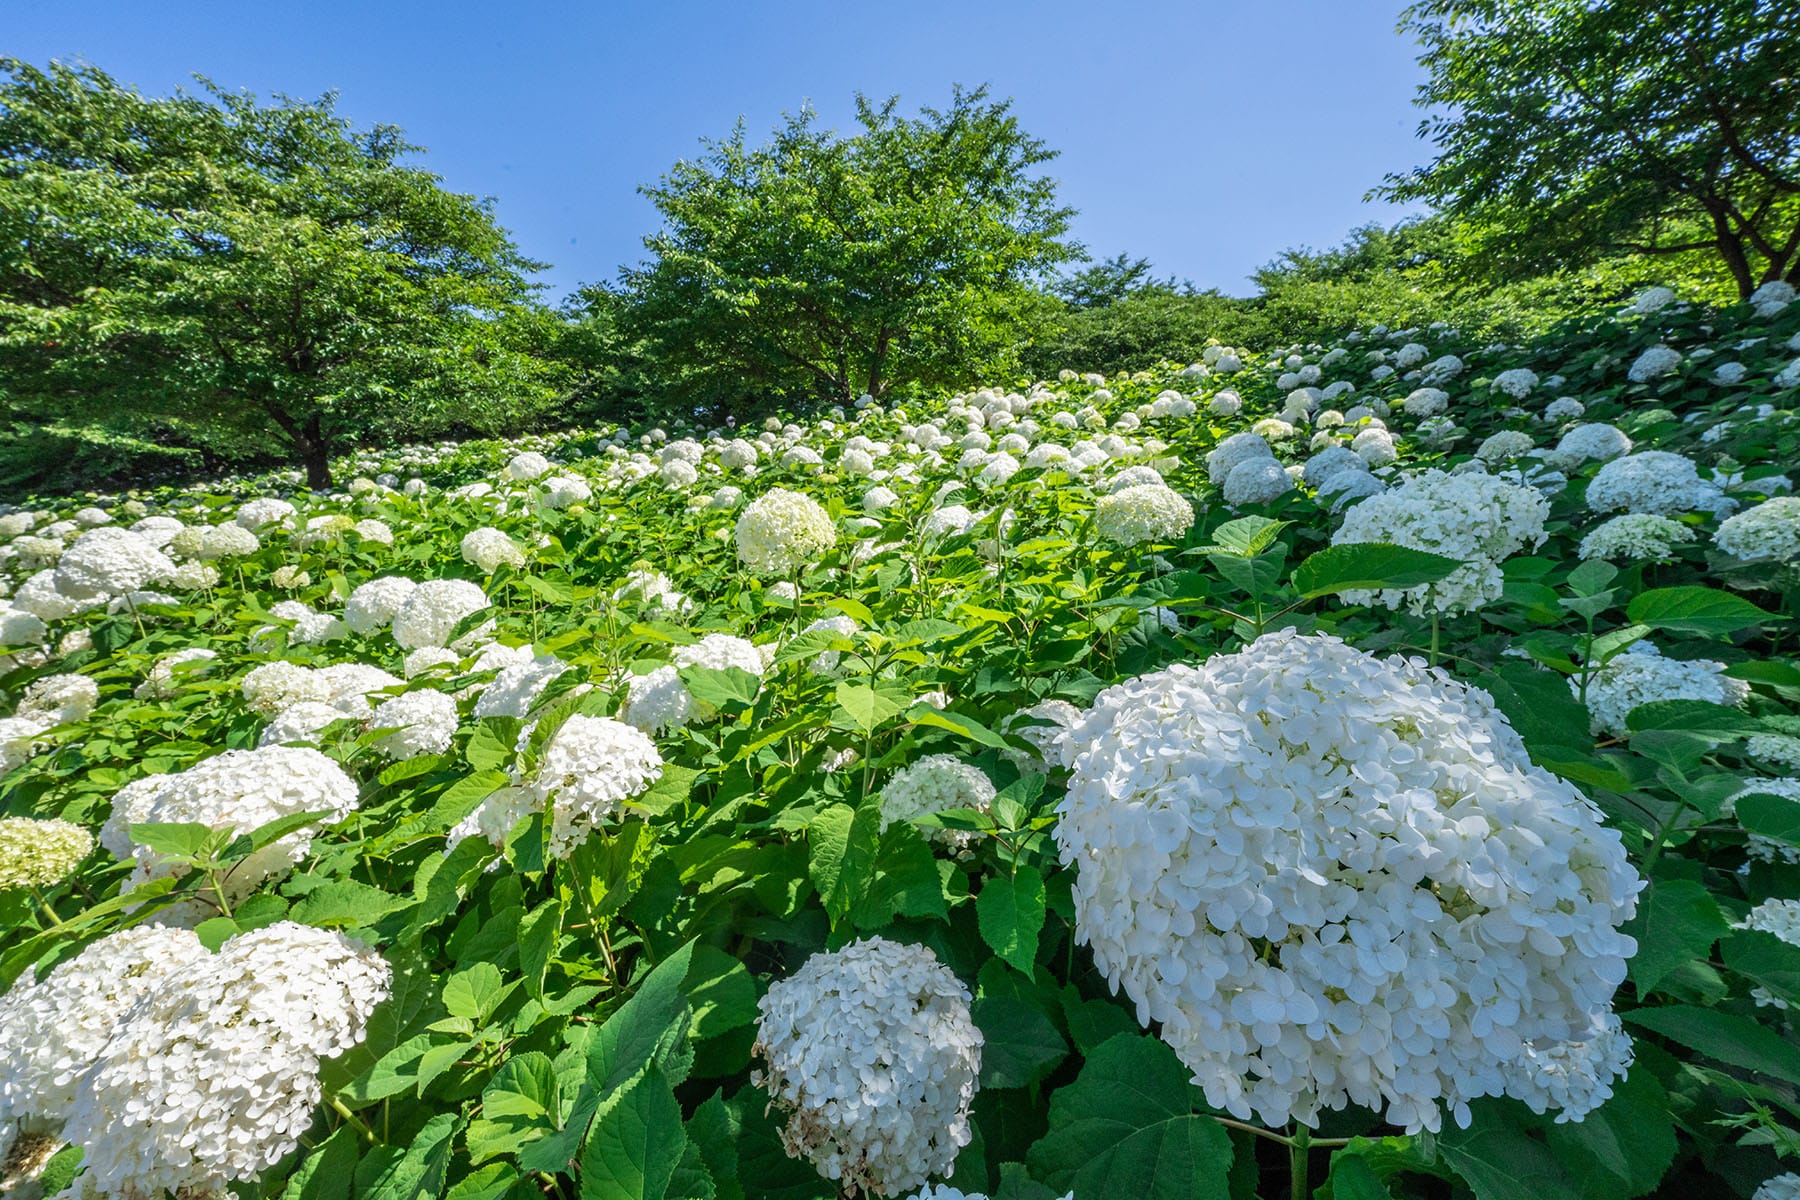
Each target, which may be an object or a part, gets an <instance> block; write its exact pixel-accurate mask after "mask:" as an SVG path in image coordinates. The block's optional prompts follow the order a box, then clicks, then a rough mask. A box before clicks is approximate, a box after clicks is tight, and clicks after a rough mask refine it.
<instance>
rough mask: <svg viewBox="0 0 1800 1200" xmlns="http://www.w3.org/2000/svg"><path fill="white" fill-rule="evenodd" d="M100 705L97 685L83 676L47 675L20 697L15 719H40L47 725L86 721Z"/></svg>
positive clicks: (37, 680) (30, 686) (34, 682)
mask: <svg viewBox="0 0 1800 1200" xmlns="http://www.w3.org/2000/svg"><path fill="white" fill-rule="evenodd" d="M99 703H100V685H99V683H97V682H96V681H94V680H92V679H90V678H88V677H87V676H86V675H46V676H44V677H43V678H41V679H36V680H33V681H32V682H31V683H29V684H27V685H26V687H25V694H24V695H23V696H21V697H19V706H18V708H17V709H15V710H14V712H13V715H14V716H17V717H42V718H44V720H45V722H46V723H47V724H50V725H67V724H70V723H72V722H75V721H85V720H87V718H88V715H89V714H90V713H92V712H93V711H94V706H95V705H97V704H99Z"/></svg>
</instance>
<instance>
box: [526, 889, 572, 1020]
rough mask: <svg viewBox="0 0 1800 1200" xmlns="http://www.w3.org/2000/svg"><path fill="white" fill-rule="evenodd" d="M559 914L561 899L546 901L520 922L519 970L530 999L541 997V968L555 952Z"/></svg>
mask: <svg viewBox="0 0 1800 1200" xmlns="http://www.w3.org/2000/svg"><path fill="white" fill-rule="evenodd" d="M562 917H563V910H562V901H560V900H546V901H544V902H543V903H542V904H540V905H538V906H537V907H536V908H534V909H532V910H531V911H530V912H528V913H526V914H525V916H524V917H523V918H521V919H520V921H519V969H520V970H521V971H523V972H524V974H525V990H526V991H527V992H528V993H530V995H531V996H532V998H533V999H537V1000H542V999H543V998H544V971H545V970H546V969H547V968H548V966H549V963H550V959H551V958H552V957H553V956H554V955H555V953H556V943H557V939H558V937H559V936H560V935H561V933H562Z"/></svg>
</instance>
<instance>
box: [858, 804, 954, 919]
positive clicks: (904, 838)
mask: <svg viewBox="0 0 1800 1200" xmlns="http://www.w3.org/2000/svg"><path fill="white" fill-rule="evenodd" d="M949 913H950V910H949V908H948V907H947V905H946V904H945V902H944V885H943V881H942V879H941V878H940V877H939V875H938V860H937V858H936V857H935V856H933V854H932V853H931V847H930V846H929V845H927V844H926V842H925V838H924V836H923V835H922V834H920V832H919V830H918V827H917V826H915V825H914V824H913V823H912V822H910V821H896V822H894V823H893V824H892V825H889V826H888V827H887V829H886V830H885V831H884V832H883V833H882V834H881V838H880V842H879V845H878V847H877V849H876V851H875V880H874V882H873V883H872V884H870V885H869V891H868V894H867V895H865V896H864V897H862V899H861V900H859V901H858V902H857V903H856V904H855V905H854V906H853V907H852V908H851V910H850V916H851V919H852V920H853V921H854V922H855V924H856V925H857V926H858V927H859V928H862V929H872V930H873V929H881V928H882V927H884V926H885V925H887V923H888V922H889V921H891V920H893V919H894V917H896V916H903V917H939V918H942V917H947V916H949Z"/></svg>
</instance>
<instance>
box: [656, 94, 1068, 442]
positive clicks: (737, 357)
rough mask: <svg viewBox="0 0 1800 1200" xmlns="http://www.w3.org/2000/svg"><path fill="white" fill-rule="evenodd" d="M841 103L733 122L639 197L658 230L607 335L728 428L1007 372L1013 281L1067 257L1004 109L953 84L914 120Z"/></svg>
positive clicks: (1046, 191) (1061, 212)
mask: <svg viewBox="0 0 1800 1200" xmlns="http://www.w3.org/2000/svg"><path fill="white" fill-rule="evenodd" d="M898 107H899V102H898V99H897V98H890V99H888V100H886V101H883V102H880V103H877V102H875V101H872V100H870V99H868V98H867V97H864V96H860V95H859V96H858V97H857V101H856V122H857V126H858V128H857V130H856V131H855V132H853V133H850V134H848V135H843V134H838V133H836V132H833V131H830V130H826V129H823V128H821V127H820V125H819V122H818V118H817V116H816V114H815V113H813V112H812V111H811V110H803V111H801V112H799V113H797V114H794V115H791V116H789V117H788V118H787V120H786V121H785V123H784V124H783V125H782V126H781V127H780V128H779V129H777V130H776V131H775V133H774V136H773V138H772V139H771V140H770V141H769V142H768V143H766V144H764V145H761V146H752V145H750V144H749V142H748V139H747V137H746V135H745V131H744V128H743V126H742V124H741V123H740V124H739V126H738V127H737V129H736V130H735V131H734V132H733V134H732V135H731V136H730V137H728V138H725V139H724V140H721V141H708V142H707V143H705V152H704V153H703V154H702V155H701V157H699V158H698V159H695V160H691V161H684V162H681V163H678V164H677V165H676V166H675V168H674V169H673V170H672V171H670V172H669V174H668V175H667V176H665V177H664V178H663V179H662V180H661V181H660V182H659V183H657V184H655V185H653V186H649V187H646V188H644V189H643V190H644V193H645V194H646V195H647V196H649V197H650V198H651V199H652V200H653V201H655V203H656V206H657V209H658V211H659V212H660V213H661V214H662V220H663V227H662V228H661V229H660V230H659V231H658V232H657V233H655V234H654V235H652V236H650V237H648V238H646V239H645V246H646V247H647V248H648V249H649V251H650V252H651V257H650V258H649V259H648V260H646V261H644V262H643V263H641V264H639V265H638V266H636V267H632V268H629V269H627V270H626V271H624V272H623V276H622V281H621V282H622V291H623V293H624V297H625V303H624V304H623V305H622V312H621V314H620V316H621V327H622V329H623V330H624V336H625V337H626V338H627V339H628V340H635V341H637V342H639V343H641V345H642V347H643V349H644V352H645V353H646V354H648V355H649V356H650V357H651V359H652V360H653V361H654V362H655V363H656V365H657V371H658V376H659V379H658V381H657V382H658V383H659V384H660V385H661V386H662V387H663V388H665V389H666V390H667V391H668V392H669V394H672V395H678V396H679V397H680V398H681V403H682V404H684V405H691V406H693V407H695V408H696V409H702V410H706V411H709V412H713V413H745V412H750V411H754V410H757V409H759V408H761V407H765V406H767V405H769V404H772V403H786V404H799V405H803V404H806V403H817V402H824V403H845V402H848V401H851V400H854V399H855V398H856V397H857V396H858V395H860V394H862V393H868V394H870V395H873V396H876V397H881V396H884V395H886V394H888V393H889V392H890V391H893V390H895V389H900V388H905V387H907V386H912V385H947V384H957V383H963V382H966V381H968V380H970V379H971V378H973V377H974V376H975V375H978V374H979V373H981V372H982V371H983V370H984V369H987V368H991V367H993V366H994V365H995V364H997V363H1000V362H1004V361H1006V360H1007V357H1008V355H1009V354H1010V353H1011V351H1012V349H1013V347H1014V345H1015V343H1016V340H1017V338H1016V331H1015V330H1014V328H1013V325H1014V322H1015V319H1016V317H1017V316H1018V315H1019V314H1020V313H1022V312H1023V311H1025V309H1026V307H1027V306H1029V305H1030V304H1031V303H1032V296H1031V293H1030V290H1029V288H1028V287H1027V283H1028V281H1030V280H1032V279H1033V278H1035V277H1036V276H1037V275H1039V274H1040V273H1042V272H1043V271H1045V270H1046V269H1047V268H1050V267H1052V266H1054V265H1055V264H1057V263H1059V262H1063V261H1066V260H1068V259H1070V258H1072V257H1074V256H1075V255H1076V254H1077V253H1078V250H1077V248H1075V247H1074V246H1072V245H1070V244H1069V243H1067V242H1066V241H1064V240H1063V235H1064V234H1065V233H1066V232H1067V230H1068V226H1069V219H1070V217H1071V216H1072V215H1073V213H1072V210H1070V209H1068V208H1065V207H1062V206H1060V205H1059V204H1058V203H1057V201H1056V194H1055V183H1054V181H1053V180H1051V179H1050V178H1048V177H1046V176H1044V175H1042V174H1040V173H1038V172H1037V171H1036V168H1038V167H1039V166H1041V165H1042V164H1044V163H1046V162H1048V161H1050V160H1051V159H1052V158H1053V157H1054V156H1055V155H1054V152H1053V151H1051V150H1049V149H1048V148H1046V147H1045V145H1044V143H1043V142H1041V141H1039V140H1038V139H1036V138H1033V137H1031V136H1029V135H1028V134H1026V133H1025V131H1024V130H1023V129H1021V128H1020V126H1019V122H1018V119H1017V118H1016V117H1015V116H1014V115H1013V113H1012V112H1011V103H1010V102H1009V101H995V100H991V99H990V98H989V97H988V94H987V91H986V89H985V88H978V89H975V90H972V91H968V90H963V89H961V88H958V89H957V90H956V91H955V93H954V95H953V97H952V99H951V102H950V105H949V106H948V107H947V108H944V109H936V108H924V109H922V110H921V111H920V113H919V115H918V116H917V117H906V116H902V115H900V113H899V111H898Z"/></svg>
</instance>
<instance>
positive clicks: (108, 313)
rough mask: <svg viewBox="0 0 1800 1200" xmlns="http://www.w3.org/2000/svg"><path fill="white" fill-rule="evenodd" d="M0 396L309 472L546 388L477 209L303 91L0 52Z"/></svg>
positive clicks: (508, 276)
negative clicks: (128, 74) (275, 454)
mask: <svg viewBox="0 0 1800 1200" xmlns="http://www.w3.org/2000/svg"><path fill="white" fill-rule="evenodd" d="M0 72H3V73H4V76H5V82H4V83H0V402H3V403H4V405H5V409H6V412H7V415H8V417H9V418H10V420H11V421H12V422H13V423H14V424H15V425H23V426H25V427H26V428H31V427H34V426H37V425H41V424H43V423H46V422H50V421H53V420H55V421H65V422H66V421H70V420H76V419H87V420H93V421H96V422H100V423H107V422H112V423H115V424H117V423H126V424H129V423H130V422H133V421H143V420H145V419H148V418H152V417H160V418H166V419H168V420H171V421H186V422H192V423H194V424H196V425H198V426H199V427H200V428H202V429H204V430H207V431H209V432H212V433H214V434H216V435H218V436H221V437H229V436H241V437H247V438H251V439H257V440H260V441H262V442H263V443H264V444H268V443H270V442H273V443H274V444H275V445H278V446H280V447H281V448H282V449H283V450H284V451H285V452H286V454H287V455H288V456H289V457H290V458H291V460H293V461H296V462H298V463H299V464H301V465H303V466H304V467H305V469H306V473H307V479H308V482H309V483H310V484H311V485H312V486H313V487H323V486H326V485H328V484H329V482H330V468H329V462H330V458H331V456H332V454H333V453H334V452H336V451H337V450H339V449H342V448H344V447H345V446H347V445H349V444H351V443H353V442H355V441H358V440H363V439H368V438H373V437H382V438H393V437H399V436H405V435H409V434H412V435H417V434H430V433H433V432H437V431H440V430H446V429H477V430H492V429H499V428H504V427H506V426H509V425H513V424H516V423H517V422H518V421H519V420H520V418H521V416H522V415H528V414H529V413H530V412H532V411H533V410H534V409H535V408H536V407H538V406H541V405H543V404H545V403H546V402H548V401H549V400H550V398H551V397H552V396H553V395H554V394H555V393H554V388H553V383H554V378H553V375H554V371H553V368H550V367H547V366H546V365H545V364H544V362H543V361H541V360H540V359H539V358H538V357H537V356H535V355H534V354H532V353H530V350H531V348H532V346H533V345H534V343H541V342H542V340H543V337H544V334H545V330H544V327H543V324H542V321H541V320H540V319H539V318H538V317H537V316H535V315H534V314H533V312H532V310H533V307H534V305H533V293H534V287H533V285H532V284H531V283H529V282H528V278H527V276H528V274H529V272H531V271H533V270H536V269H538V267H537V264H534V263H531V262H529V261H527V260H526V259H524V258H523V257H521V255H520V254H519V253H518V251H517V250H516V249H515V247H514V246H513V244H512V242H511V241H510V240H509V238H508V236H507V234H506V232H505V231H504V230H503V229H501V228H500V226H499V225H498V224H497V223H496V221H495V218H494V214H493V211H492V207H491V204H490V203H488V202H486V201H481V200H477V199H476V198H474V197H471V196H465V195H458V194H455V193H452V192H449V191H446V190H445V189H444V188H443V187H442V186H440V180H439V178H438V177H437V176H435V175H433V174H430V173H429V172H427V171H424V170H422V169H419V168H417V167H414V166H410V165H407V164H406V162H405V161H404V160H405V159H406V158H407V156H408V155H410V154H412V153H413V152H415V151H416V150H417V147H414V146H411V145H409V144H407V142H406V141H405V140H404V139H403V137H402V135H401V133H400V131H399V130H397V129H395V128H393V127H391V126H386V125H378V126H376V127H374V128H371V129H367V130H355V129H352V128H351V127H350V125H349V124H348V123H347V122H346V121H345V120H344V119H343V118H341V117H339V116H338V115H336V113H335V112H334V111H333V102H332V98H331V97H330V96H327V97H325V98H324V99H322V100H320V101H318V102H316V103H302V102H298V101H295V100H291V99H288V98H285V97H283V98H278V100H277V102H275V103H272V104H262V103H259V102H258V101H257V99H256V98H255V97H254V96H251V95H248V94H246V93H241V92H225V91H223V90H221V89H219V88H218V87H216V86H215V85H213V84H212V83H210V82H208V81H205V80H202V83H203V85H204V90H205V94H204V95H190V94H186V93H179V94H177V95H175V96H172V97H168V98H160V99H153V98H146V97H144V96H141V95H139V94H138V93H137V92H136V91H134V90H131V89H128V88H125V87H121V86H120V85H119V84H117V83H115V82H114V81H113V80H112V79H111V78H110V77H109V76H107V75H106V74H105V73H103V72H101V71H99V70H96V69H94V68H91V67H69V66H65V65H62V64H52V65H51V66H50V67H49V68H48V69H47V70H39V69H37V68H35V67H32V66H30V65H29V64H25V63H21V62H19V61H17V60H10V59H9V60H0Z"/></svg>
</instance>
